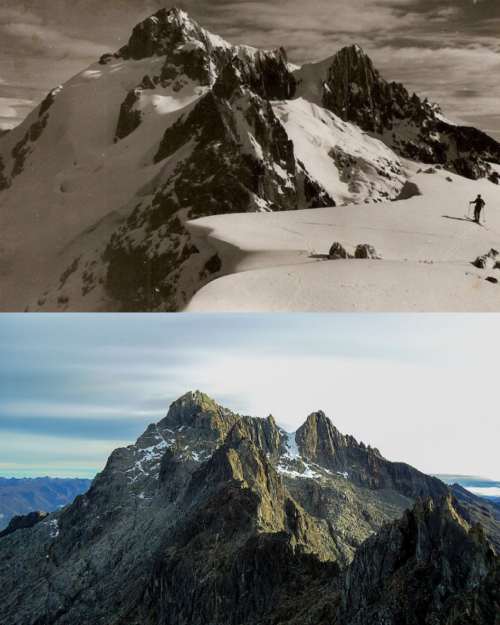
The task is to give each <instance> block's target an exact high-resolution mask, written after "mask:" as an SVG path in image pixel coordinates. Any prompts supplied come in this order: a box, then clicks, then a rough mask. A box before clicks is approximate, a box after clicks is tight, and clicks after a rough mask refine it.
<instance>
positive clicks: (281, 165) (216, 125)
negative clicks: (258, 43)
mask: <svg viewBox="0 0 500 625" xmlns="http://www.w3.org/2000/svg"><path fill="white" fill-rule="evenodd" d="M256 59H257V60H256V61H255V59H253V57H251V58H250V59H248V60H247V61H242V60H238V59H235V60H234V63H233V64H232V65H227V66H226V67H225V68H224V70H223V71H222V72H221V73H220V75H219V77H218V78H217V80H216V83H215V85H214V87H213V89H212V90H211V91H210V92H208V93H207V94H206V95H205V96H203V97H202V98H201V99H200V100H199V101H198V102H197V103H196V104H195V105H194V106H193V107H192V108H190V109H189V110H188V111H187V112H186V114H185V115H184V116H182V117H181V118H180V119H178V120H177V121H176V122H175V123H174V124H173V125H172V126H170V127H169V128H168V129H167V130H166V131H165V134H164V136H163V138H162V140H161V142H160V145H159V149H158V151H157V153H156V155H155V156H154V161H155V162H160V161H166V160H167V159H172V162H173V163H175V165H173V166H172V170H171V173H170V175H169V176H168V178H167V179H166V180H165V182H164V183H163V185H162V186H161V187H160V188H158V190H157V191H156V193H155V195H154V197H153V200H152V201H151V203H147V204H144V205H139V206H138V207H137V208H136V209H135V210H134V211H133V212H132V213H131V215H130V217H129V218H128V220H127V222H126V224H125V225H124V226H122V227H121V228H120V229H119V230H118V231H117V232H116V233H115V234H114V235H113V236H112V238H111V239H110V242H109V245H108V246H107V249H106V251H105V253H104V256H103V258H104V260H105V261H106V262H107V263H108V269H107V277H106V289H107V292H108V294H109V295H111V296H112V297H113V298H114V299H115V300H117V301H118V302H120V306H121V309H122V310H129V311H134V310H158V309H161V310H177V309H178V308H179V306H181V305H182V304H184V302H185V301H186V300H187V299H188V298H189V297H190V296H191V294H192V293H193V292H194V290H195V289H197V288H199V287H200V286H201V284H200V282H199V281H198V282H194V281H193V280H192V279H191V280H190V281H189V282H186V283H185V287H184V288H183V290H182V291H181V290H180V289H179V286H178V285H179V282H181V281H182V275H183V273H182V272H183V271H184V269H185V268H184V265H185V266H186V267H188V264H187V263H189V267H193V268H194V269H191V270H189V274H190V275H197V276H199V277H200V280H207V281H208V280H210V279H211V276H210V275H209V274H208V273H206V272H204V267H205V265H206V263H207V262H209V261H210V257H208V256H207V257H204V256H202V255H200V254H199V250H198V249H197V248H196V246H195V245H194V243H193V242H192V240H191V236H190V234H189V233H188V231H187V230H186V229H185V228H184V223H185V221H186V220H187V219H194V218H197V217H203V216H206V215H214V214H226V213H234V212H247V211H253V210H291V209H295V208H298V207H300V206H302V207H303V206H304V204H305V205H306V206H311V205H318V204H321V205H323V204H327V205H328V204H330V205H331V204H334V202H333V200H332V199H331V198H329V196H328V194H326V193H325V192H324V191H323V190H322V189H321V188H320V186H319V185H318V184H315V183H313V181H312V180H311V179H310V178H308V177H307V176H305V175H304V173H303V172H302V171H298V168H297V164H296V160H295V154H294V149H293V143H292V142H291V141H290V140H289V138H288V136H287V133H286V131H285V129H284V128H283V126H282V124H281V123H280V121H279V120H278V119H277V117H276V115H275V114H274V112H273V109H272V107H271V104H270V102H269V101H268V100H267V99H264V98H263V97H261V96H259V95H258V94H257V93H256V91H255V90H257V91H259V90H260V92H261V93H263V94H264V93H265V94H267V95H269V94H271V93H272V94H273V95H278V91H277V90H280V89H285V90H286V89H289V88H291V87H290V85H291V82H290V74H289V72H288V69H287V68H286V65H285V61H284V59H283V58H282V56H281V55H278V56H277V57H276V58H274V56H273V55H272V54H271V53H270V54H267V53H262V54H259V55H257V56H256ZM254 61H255V62H254ZM278 70H279V71H280V72H282V74H283V81H281V82H280V81H277V78H276V72H278ZM130 104H131V105H132V103H130ZM132 106H133V105H132ZM134 121H135V118H134ZM314 184H315V187H314V191H313V192H311V189H312V187H313V185H314ZM307 198H309V199H307ZM139 228H145V229H146V232H147V233H148V236H147V237H146V239H144V240H143V242H142V243H141V244H139V245H137V244H131V240H132V238H133V232H134V230H135V229H139ZM155 233H156V236H157V237H158V238H159V240H160V241H161V250H162V251H161V252H160V251H156V249H152V248H151V246H150V244H149V241H150V240H151V238H152V237H153V235H155ZM167 242H168V244H167ZM186 272H188V270H187V269H186ZM179 291H180V292H179Z"/></svg>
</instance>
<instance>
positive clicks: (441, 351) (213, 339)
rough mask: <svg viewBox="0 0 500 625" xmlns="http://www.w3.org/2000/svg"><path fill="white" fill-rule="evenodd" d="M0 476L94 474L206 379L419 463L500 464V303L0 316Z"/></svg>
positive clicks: (243, 406)
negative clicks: (481, 307)
mask: <svg viewBox="0 0 500 625" xmlns="http://www.w3.org/2000/svg"><path fill="white" fill-rule="evenodd" d="M0 345H2V349H1V351H0V475H2V476H22V475H26V476H35V475H47V474H48V475H53V476H66V477H71V476H81V477H86V476H92V475H93V474H94V473H95V472H96V471H98V470H100V469H102V467H103V466H104V463H105V461H106V458H107V456H108V454H109V453H110V452H111V451H112V450H113V449H114V448H115V447H117V446H121V445H124V444H129V443H131V442H133V441H134V440H135V439H136V438H137V437H138V436H139V435H140V434H141V433H142V431H143V430H144V429H145V428H146V426H147V425H148V424H149V423H151V422H155V421H158V420H160V419H161V418H162V417H163V416H164V415H165V414H166V412H167V409H168V406H169V404H170V403H171V402H172V401H173V400H174V399H176V398H177V397H179V396H181V395H182V394H184V393H185V392H187V391H188V390H195V389H200V390H202V391H204V392H206V393H208V394H209V395H211V396H212V397H214V398H215V399H216V400H217V401H219V402H220V403H222V404H223V405H225V406H226V407H228V408H230V409H232V410H234V411H237V412H240V413H244V414H250V415H252V416H258V417H265V416H267V415H268V414H270V413H272V414H273V415H274V416H275V417H276V419H277V421H278V422H279V423H280V424H281V425H282V426H283V427H285V428H286V429H287V430H289V431H294V430H295V429H296V428H297V427H298V426H299V425H300V424H301V423H302V422H303V421H304V420H305V418H306V417H307V415H308V414H310V413H311V412H313V411H316V410H320V409H322V410H324V411H325V412H326V414H327V415H328V416H329V417H330V418H331V419H332V421H333V423H334V425H336V427H338V428H339V430H340V431H341V432H343V433H349V434H353V435H354V436H355V437H356V438H357V439H358V440H363V441H364V442H365V443H367V444H371V445H372V446H375V447H378V448H379V449H380V451H381V452H382V454H383V455H385V456H386V457H387V458H389V459H390V460H399V461H404V462H408V463H410V464H412V465H413V466H415V467H417V468H419V469H421V470H423V471H425V472H427V473H448V474H449V473H453V474H462V475H478V476H482V477H485V478H490V479H497V480H498V479H499V478H500V455H499V453H498V449H499V423H500V422H499V419H498V403H499V402H498V355H499V354H500V316H498V315H423V314H421V315H368V314H365V315H355V314H349V315H341V314H329V315H313V314H308V315H299V314H297V315H279V314H272V315H158V316H156V315H111V314H108V315H40V316H38V315H8V314H4V315H1V316H0Z"/></svg>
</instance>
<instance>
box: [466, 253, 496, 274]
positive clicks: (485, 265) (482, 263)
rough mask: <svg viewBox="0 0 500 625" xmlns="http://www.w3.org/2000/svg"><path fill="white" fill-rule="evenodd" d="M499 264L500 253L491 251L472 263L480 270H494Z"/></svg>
mask: <svg viewBox="0 0 500 625" xmlns="http://www.w3.org/2000/svg"><path fill="white" fill-rule="evenodd" d="M497 262H498V251H497V250H495V249H493V248H492V249H491V250H490V251H489V252H488V253H487V254H483V255H482V256H478V257H477V258H476V260H475V261H474V262H473V263H472V264H473V265H474V267H477V268H478V269H488V270H489V269H494V268H495V267H496V265H497Z"/></svg>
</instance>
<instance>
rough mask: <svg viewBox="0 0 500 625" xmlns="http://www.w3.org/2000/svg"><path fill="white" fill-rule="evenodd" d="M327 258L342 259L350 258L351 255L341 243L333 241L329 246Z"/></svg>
mask: <svg viewBox="0 0 500 625" xmlns="http://www.w3.org/2000/svg"><path fill="white" fill-rule="evenodd" d="M328 258H330V259H331V260H344V259H347V258H352V256H351V255H350V254H348V253H347V251H346V249H345V248H344V246H343V245H342V243H339V242H338V241H335V243H334V244H333V245H332V247H331V248H330V251H329V253H328Z"/></svg>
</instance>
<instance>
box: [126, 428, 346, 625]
mask: <svg viewBox="0 0 500 625" xmlns="http://www.w3.org/2000/svg"><path fill="white" fill-rule="evenodd" d="M185 500H186V502H187V506H188V509H189V510H190V512H189V513H188V515H187V517H186V520H185V522H184V523H183V525H182V527H180V528H179V529H178V531H177V532H175V531H174V535H173V536H172V537H169V538H168V539H167V540H166V541H165V543H164V545H163V546H162V548H161V550H160V554H159V556H158V560H157V562H156V564H155V568H154V571H153V574H152V578H151V582H150V585H149V586H148V589H147V591H146V606H145V607H144V606H142V607H141V608H140V610H139V611H138V614H137V618H138V619H146V618H148V617H149V619H152V620H151V621H148V622H158V621H160V622H162V621H164V620H167V621H168V622H171V623H187V622H192V623H205V622H224V623H231V624H237V623H243V622H259V619H262V618H264V619H265V617H266V616H267V615H268V613H270V612H272V611H273V610H274V608H275V602H276V599H277V596H278V595H279V592H280V591H282V590H283V589H282V586H284V585H286V583H287V580H288V579H289V578H290V573H289V572H288V571H287V569H288V568H289V567H290V566H291V565H293V564H294V562H296V563H298V565H299V566H304V563H305V561H307V559H306V558H305V554H307V553H309V554H312V553H314V554H315V555H316V556H317V557H319V559H320V561H321V560H331V559H332V558H333V557H334V551H332V545H331V542H332V541H331V540H329V536H328V535H327V534H326V535H325V534H324V533H322V532H321V529H320V528H319V527H318V526H317V525H316V523H315V522H314V520H313V519H312V518H310V517H309V516H308V515H307V514H306V513H305V512H304V511H303V510H302V509H301V508H300V506H298V505H297V503H296V502H294V501H293V499H291V498H290V496H289V495H288V493H287V491H286V489H285V488H284V486H283V484H282V482H281V479H280V478H279V475H278V474H277V473H276V471H275V470H274V469H273V467H272V466H271V464H270V463H269V462H268V460H267V458H266V456H265V454H264V453H263V452H262V451H261V450H259V449H258V448H257V447H255V445H254V444H253V443H252V442H251V441H250V440H249V439H247V438H246V437H245V428H244V427H243V428H242V427H240V424H237V425H235V427H234V428H233V429H232V430H231V432H230V434H229V436H228V437H227V439H226V441H225V443H224V444H223V445H222V446H221V447H220V448H219V449H218V450H217V451H216V452H215V453H214V455H213V456H212V458H211V459H210V460H209V461H208V462H207V463H206V464H204V465H202V466H201V467H200V469H199V470H198V471H197V472H196V473H194V474H193V476H192V479H191V483H190V485H189V487H188V489H187V491H186V496H185ZM200 553H203V554H205V557H203V558H200V557H199V554H200ZM316 566H320V565H319V563H318V564H317V565H316ZM263 575H264V577H262V576H263ZM199 579H203V584H202V585H200V584H198V583H197V580H199ZM192 588H196V592H195V593H193V592H191V591H190V589H192ZM152 617H153V618H152Z"/></svg>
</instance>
